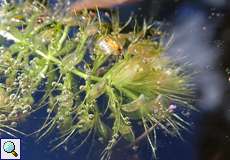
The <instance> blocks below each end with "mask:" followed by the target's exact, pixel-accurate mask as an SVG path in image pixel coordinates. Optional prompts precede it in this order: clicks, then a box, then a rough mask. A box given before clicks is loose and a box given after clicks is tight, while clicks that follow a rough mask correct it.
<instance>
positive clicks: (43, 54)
mask: <svg viewBox="0 0 230 160" xmlns="http://www.w3.org/2000/svg"><path fill="white" fill-rule="evenodd" d="M35 52H36V53H37V54H38V55H40V56H42V57H43V58H45V59H47V60H50V61H52V62H54V63H55V64H57V65H59V66H60V67H63V66H64V64H63V63H62V62H61V61H60V60H59V59H57V58H55V57H53V56H51V55H46V54H45V53H43V52H42V51H40V50H35ZM69 71H70V72H72V73H73V74H75V75H77V76H79V77H81V78H83V79H87V78H90V79H91V80H94V81H100V80H101V79H102V78H100V77H96V76H89V75H87V74H86V73H84V72H81V71H79V70H78V69H76V68H74V69H70V70H69Z"/></svg>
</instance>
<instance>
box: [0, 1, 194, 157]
mask: <svg viewBox="0 0 230 160" xmlns="http://www.w3.org/2000/svg"><path fill="white" fill-rule="evenodd" d="M103 16H105V17H104V18H107V21H106V20H103V17H102V16H101V15H100V13H99V11H97V12H92V11H87V10H84V11H82V12H79V13H75V14H74V15H71V14H61V13H57V12H55V13H53V10H50V9H49V8H47V7H45V6H44V5H42V4H41V3H39V2H37V1H35V2H34V3H30V2H23V3H20V4H8V5H4V6H2V10H1V13H0V19H1V21H0V35H1V39H2V41H1V54H0V75H1V86H0V107H1V110H0V122H1V124H0V126H2V127H1V129H0V131H3V132H6V129H10V130H12V131H17V130H16V129H14V127H16V125H17V123H19V122H22V121H24V120H26V118H27V117H28V116H29V115H31V114H32V113H33V112H35V111H37V110H39V109H41V108H44V107H47V113H48V115H47V117H46V120H45V122H44V124H43V125H42V126H41V128H40V129H39V130H38V131H36V133H37V135H38V139H39V140H40V139H42V138H44V137H45V136H46V135H48V134H49V133H51V132H52V131H53V130H54V129H56V128H57V129H59V130H60V137H59V138H58V139H57V141H56V143H57V144H56V145H55V146H54V147H53V150H55V149H57V148H58V147H60V146H61V145H62V144H64V143H67V142H68V141H69V140H70V139H71V138H72V137H76V136H77V135H86V138H85V139H84V140H83V142H81V143H80V144H79V145H82V144H83V143H84V142H85V141H86V139H87V138H88V137H89V135H91V134H93V133H96V134H97V137H98V138H99V139H100V140H101V141H102V143H103V144H106V147H105V149H104V151H103V153H102V156H101V158H102V159H109V158H110V156H111V153H112V149H113V147H114V146H115V145H116V144H117V143H118V141H119V140H120V139H121V138H122V139H124V140H126V141H127V142H128V143H130V144H131V146H134V145H136V144H137V143H138V141H140V140H141V139H143V138H144V137H146V138H147V140H148V142H149V144H150V146H151V148H152V151H153V154H154V155H155V150H156V129H157V128H161V129H162V130H165V131H166V132H167V133H169V134H171V135H180V129H186V125H188V124H187V123H186V121H184V120H183V119H182V118H181V117H180V116H179V115H178V114H177V113H176V112H175V110H176V109H177V107H179V106H181V107H184V108H188V109H189V108H192V105H191V100H192V97H193V88H192V85H191V81H190V80H191V77H190V75H189V74H187V73H186V72H185V71H184V68H183V65H180V64H177V63H175V62H174V61H173V59H171V58H169V57H167V56H165V55H164V52H166V49H167V47H166V46H165V44H164V43H163V41H162V39H163V38H162V37H163V36H164V33H161V32H160V30H159V29H158V28H154V27H152V26H151V25H147V24H144V25H143V26H142V27H137V26H134V27H133V28H134V29H133V30H132V31H124V29H126V27H127V26H128V25H129V22H130V21H131V19H130V20H129V21H128V22H127V23H126V24H124V25H123V26H122V25H121V24H120V22H119V18H118V16H116V14H114V13H111V14H108V13H107V14H105V15H103ZM36 93H41V94H42V96H41V97H39V98H35V97H36V96H35V95H36ZM101 101H103V102H104V104H103V103H101ZM136 124H139V126H140V128H141V129H142V133H143V134H141V135H138V134H137V132H136V130H135V127H134V126H136ZM8 125H10V126H12V127H7V126H8ZM18 132H19V131H18ZM7 133H8V132H7ZM9 134H11V133H10V132H9Z"/></svg>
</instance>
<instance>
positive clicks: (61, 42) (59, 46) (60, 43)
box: [57, 26, 69, 51]
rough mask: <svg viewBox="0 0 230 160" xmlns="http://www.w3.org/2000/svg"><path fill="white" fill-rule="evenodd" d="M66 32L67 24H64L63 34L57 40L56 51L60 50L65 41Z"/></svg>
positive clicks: (67, 30) (67, 31)
mask: <svg viewBox="0 0 230 160" xmlns="http://www.w3.org/2000/svg"><path fill="white" fill-rule="evenodd" d="M68 33H69V26H66V27H65V29H64V31H63V35H62V37H61V39H60V40H59V42H58V47H57V51H60V49H61V48H62V46H63V43H64V42H65V40H66V37H67V36H68Z"/></svg>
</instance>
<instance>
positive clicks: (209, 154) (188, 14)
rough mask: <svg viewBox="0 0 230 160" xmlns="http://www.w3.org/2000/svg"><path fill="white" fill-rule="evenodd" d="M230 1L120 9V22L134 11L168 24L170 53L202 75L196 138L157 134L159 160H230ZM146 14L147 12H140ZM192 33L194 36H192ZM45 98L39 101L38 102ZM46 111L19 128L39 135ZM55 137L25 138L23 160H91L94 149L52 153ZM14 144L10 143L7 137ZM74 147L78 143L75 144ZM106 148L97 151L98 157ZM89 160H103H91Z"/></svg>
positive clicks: (142, 157)
mask: <svg viewBox="0 0 230 160" xmlns="http://www.w3.org/2000/svg"><path fill="white" fill-rule="evenodd" d="M228 3H230V2H228V0H203V1H202V0H175V1H173V0H158V1H157V0H152V1H151V0H146V1H144V2H142V3H139V4H135V5H133V6H126V7H121V17H122V19H123V20H125V19H127V17H128V15H129V13H130V12H132V11H135V13H136V14H137V15H138V17H139V21H140V22H141V21H142V20H143V17H145V18H146V19H156V20H158V21H159V22H167V23H169V24H170V26H171V27H170V29H172V30H175V44H173V45H172V47H171V49H169V53H168V54H170V52H171V53H172V55H171V56H172V57H173V56H178V55H173V53H175V51H176V50H178V49H180V50H183V51H184V52H183V53H182V55H186V57H187V58H188V59H189V60H190V61H191V63H192V64H193V65H192V66H191V67H193V68H194V69H198V70H200V71H201V72H200V73H199V74H198V75H197V76H196V77H194V81H195V83H196V84H197V86H198V93H197V95H198V97H199V102H197V104H195V105H196V107H198V108H199V109H200V112H198V113H194V112H193V113H190V117H189V118H188V121H189V122H190V123H191V131H192V132H191V133H188V132H186V131H183V132H182V135H183V138H184V141H182V140H180V139H179V138H172V137H169V136H165V135H164V134H160V133H159V134H158V152H157V155H158V158H159V160H230V139H229V136H230V110H229V99H230V96H229V82H228V75H227V74H226V72H225V69H226V67H228V66H229V65H230V62H229V61H230V58H229V54H230V52H229V51H230V7H229V6H230V5H229V4H228ZM140 8H142V10H141V9H140ZM190 30H191V31H192V32H191V33H190ZM39 96H40V95H36V97H37V98H39ZM44 113H45V110H41V111H39V112H37V113H35V115H33V116H32V117H31V118H29V119H28V120H27V122H25V123H23V124H21V125H20V126H19V128H21V129H23V130H25V131H28V132H30V131H31V130H35V129H38V128H39V126H40V125H41V124H42V122H43V120H44V119H40V117H44ZM55 135H56V134H55V133H54V134H52V135H51V136H49V137H47V138H46V139H45V140H44V141H41V142H40V143H35V142H34V138H33V137H31V138H28V137H20V138H22V153H21V155H22V159H24V160H86V157H87V156H86V155H87V153H88V149H89V146H91V145H92V142H91V141H90V142H88V143H87V144H86V145H84V146H83V147H82V148H81V149H80V150H79V151H78V152H77V153H76V154H70V153H69V152H68V151H69V149H68V148H67V149H64V148H61V149H59V150H57V151H54V152H50V151H49V142H48V141H49V140H51V139H54V137H55ZM4 138H10V137H4ZM73 143H75V142H74V141H73ZM101 148H102V147H100V146H96V147H94V148H93V150H94V152H97V151H98V152H99V151H100V149H101ZM89 159H90V160H97V159H98V158H97V157H96V156H94V154H92V155H91V156H90V157H89ZM112 159H113V160H150V159H151V150H150V148H149V147H148V145H147V143H145V142H143V143H142V144H141V145H140V147H139V149H138V150H137V151H136V152H134V151H128V150H127V151H126V150H122V151H116V152H115V153H114V155H113V156H112Z"/></svg>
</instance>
